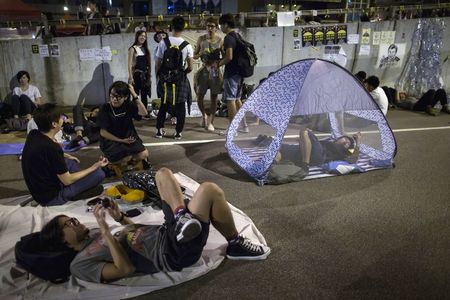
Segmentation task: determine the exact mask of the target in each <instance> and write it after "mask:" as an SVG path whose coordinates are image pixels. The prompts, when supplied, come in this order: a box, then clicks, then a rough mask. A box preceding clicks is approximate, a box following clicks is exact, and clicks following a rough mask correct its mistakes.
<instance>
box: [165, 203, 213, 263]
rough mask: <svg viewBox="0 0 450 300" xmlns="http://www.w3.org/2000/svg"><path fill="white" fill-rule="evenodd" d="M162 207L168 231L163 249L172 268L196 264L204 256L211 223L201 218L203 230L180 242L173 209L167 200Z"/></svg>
mask: <svg viewBox="0 0 450 300" xmlns="http://www.w3.org/2000/svg"><path fill="white" fill-rule="evenodd" d="M186 208H187V203H186ZM162 209H163V212H164V219H165V220H166V223H165V225H164V227H165V228H166V231H167V232H166V235H165V245H164V249H163V251H164V255H165V258H166V261H167V263H168V264H169V266H170V268H171V269H172V270H174V271H181V270H182V269H183V268H186V267H189V266H192V265H193V264H195V263H196V262H197V261H198V260H199V259H200V257H201V256H202V252H203V248H204V247H205V245H206V241H207V240H208V235H209V223H204V222H202V221H200V220H199V221H200V223H201V224H202V231H201V232H200V234H199V235H198V236H197V237H196V238H194V239H192V240H190V241H189V242H187V243H179V242H177V234H176V232H175V225H176V222H175V217H174V215H173V212H172V209H171V208H170V206H169V205H168V204H167V203H166V202H165V201H163V205H162Z"/></svg>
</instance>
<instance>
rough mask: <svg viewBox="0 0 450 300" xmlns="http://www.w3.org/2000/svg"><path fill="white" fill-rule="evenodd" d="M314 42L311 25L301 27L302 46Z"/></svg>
mask: <svg viewBox="0 0 450 300" xmlns="http://www.w3.org/2000/svg"><path fill="white" fill-rule="evenodd" d="M313 43H314V29H313V27H305V28H302V46H303V47H308V46H312V45H313Z"/></svg>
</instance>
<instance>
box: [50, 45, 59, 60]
mask: <svg viewBox="0 0 450 300" xmlns="http://www.w3.org/2000/svg"><path fill="white" fill-rule="evenodd" d="M49 48H50V55H51V56H52V57H59V45H58V44H50V46H49Z"/></svg>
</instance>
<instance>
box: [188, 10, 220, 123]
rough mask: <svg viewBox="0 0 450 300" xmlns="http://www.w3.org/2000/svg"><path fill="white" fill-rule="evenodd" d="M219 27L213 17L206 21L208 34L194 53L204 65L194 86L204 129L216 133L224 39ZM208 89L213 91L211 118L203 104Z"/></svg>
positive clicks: (199, 40) (200, 39)
mask: <svg viewBox="0 0 450 300" xmlns="http://www.w3.org/2000/svg"><path fill="white" fill-rule="evenodd" d="M218 25H219V24H218V23H217V20H216V19H214V18H213V17H210V18H208V19H206V30H207V33H206V34H204V35H201V36H200V37H199V38H198V40H197V46H196V47H195V52H194V59H199V58H200V59H201V60H202V63H203V65H202V67H201V68H200V69H199V70H198V72H197V73H196V74H195V79H194V82H195V83H194V86H195V92H196V94H197V103H198V108H199V109H200V112H201V113H202V127H203V128H205V129H206V130H208V131H214V125H213V121H214V115H215V113H216V105H217V95H218V94H220V93H221V92H222V74H221V73H220V69H219V68H218V67H217V63H218V61H219V60H220V49H221V48H222V38H221V37H220V36H218V35H217V29H218V27H219V26H218ZM208 89H210V91H211V105H210V107H209V116H208V115H207V114H206V112H205V106H204V104H203V101H204V98H205V94H206V92H207V91H208Z"/></svg>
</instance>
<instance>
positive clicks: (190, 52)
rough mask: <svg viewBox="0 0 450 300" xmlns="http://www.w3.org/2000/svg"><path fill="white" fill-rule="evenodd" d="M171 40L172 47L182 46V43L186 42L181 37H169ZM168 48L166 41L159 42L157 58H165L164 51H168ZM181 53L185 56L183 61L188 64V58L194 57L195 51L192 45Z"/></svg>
mask: <svg viewBox="0 0 450 300" xmlns="http://www.w3.org/2000/svg"><path fill="white" fill-rule="evenodd" d="M169 40H170V44H171V45H176V46H180V45H181V43H183V42H184V39H183V38H181V37H173V36H171V37H169ZM166 49H167V47H166V44H165V42H164V40H161V42H159V44H158V47H157V48H156V52H155V56H156V58H158V59H162V58H163V57H164V51H166ZM181 53H182V54H183V61H184V62H185V63H186V58H187V57H194V49H193V48H192V45H191V44H188V45H187V46H186V47H184V48H183V50H181Z"/></svg>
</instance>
